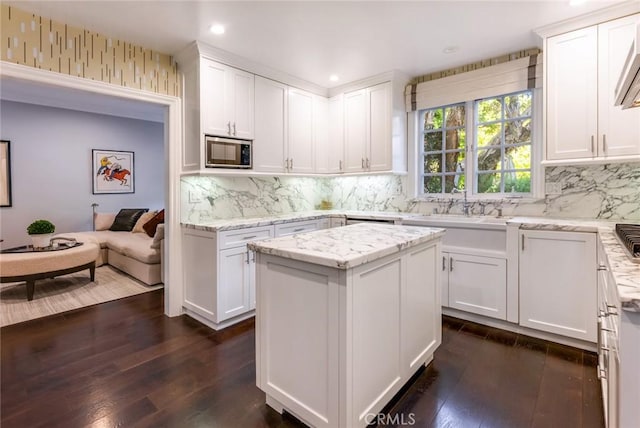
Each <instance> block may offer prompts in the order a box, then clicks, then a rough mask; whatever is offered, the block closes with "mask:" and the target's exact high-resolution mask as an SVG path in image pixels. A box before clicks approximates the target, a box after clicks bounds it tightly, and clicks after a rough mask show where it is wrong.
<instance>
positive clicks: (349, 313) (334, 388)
mask: <svg viewBox="0 0 640 428" xmlns="http://www.w3.org/2000/svg"><path fill="white" fill-rule="evenodd" d="M443 234H444V230H443V229H435V228H424V227H411V226H392V225H386V224H366V223H365V224H354V225H350V226H346V227H341V228H335V229H326V230H318V231H315V232H309V233H304V234H299V235H292V236H286V237H282V238H276V239H269V240H265V241H259V242H254V243H251V244H249V248H250V249H251V250H253V251H255V252H256V253H257V271H256V278H257V287H256V293H257V295H256V381H257V385H258V387H259V388H260V389H262V390H263V391H264V392H265V393H266V402H267V404H268V405H269V406H271V407H272V408H274V409H276V410H277V411H279V412H282V411H283V410H287V411H288V412H289V413H291V414H293V415H294V416H296V417H297V418H299V419H300V420H302V421H303V422H305V423H307V424H309V425H310V426H315V427H356V426H366V425H368V424H369V423H371V422H373V421H375V420H376V418H377V417H378V413H379V412H380V411H381V409H382V408H383V407H384V406H385V405H386V404H387V403H388V402H389V400H390V399H391V398H392V397H393V396H394V395H395V394H396V393H397V392H398V391H399V390H400V388H401V387H402V386H403V385H404V384H405V383H406V382H407V381H408V380H409V379H410V377H411V376H412V375H413V374H414V373H415V372H416V371H417V370H418V369H419V368H420V367H421V366H422V365H426V364H428V363H429V362H431V360H432V359H433V353H434V351H435V350H436V348H437V347H438V346H439V345H440V342H441V302H440V299H441V296H440V257H441V255H440V253H441V244H440V240H441V237H442V235H443Z"/></svg>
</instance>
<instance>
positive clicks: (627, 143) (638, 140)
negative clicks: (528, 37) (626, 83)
mask: <svg viewBox="0 0 640 428" xmlns="http://www.w3.org/2000/svg"><path fill="white" fill-rule="evenodd" d="M638 23H640V15H637V14H636V15H632V16H628V17H625V18H621V19H617V20H613V21H609V22H606V23H603V24H600V25H597V26H591V27H587V28H582V29H579V30H576V31H572V32H568V33H564V34H560V35H557V36H553V37H549V38H548V39H546V59H545V61H546V86H545V87H546V89H545V91H546V158H545V160H546V161H548V162H549V163H571V162H573V161H576V162H580V161H594V160H595V161H598V160H599V161H607V160H625V159H633V158H637V157H638V156H640V109H628V110H622V109H621V108H620V107H615V106H614V93H615V86H616V84H617V80H618V77H619V75H620V71H621V70H622V66H623V64H624V61H625V58H626V55H627V53H628V50H629V46H630V45H631V42H632V40H633V38H634V32H635V28H636V26H637V25H638Z"/></svg>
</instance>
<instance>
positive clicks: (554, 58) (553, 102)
mask: <svg viewBox="0 0 640 428" xmlns="http://www.w3.org/2000/svg"><path fill="white" fill-rule="evenodd" d="M546 60H547V65H546V66H547V68H546V70H547V81H546V98H547V103H546V105H547V159H549V160H553V159H579V158H590V157H594V156H596V153H597V149H596V138H597V132H598V130H597V121H598V115H597V105H598V88H597V78H598V76H597V72H598V30H597V27H590V28H584V29H582V30H578V31H573V32H570V33H567V34H562V35H560V36H556V37H550V38H549V39H548V40H547V56H546Z"/></svg>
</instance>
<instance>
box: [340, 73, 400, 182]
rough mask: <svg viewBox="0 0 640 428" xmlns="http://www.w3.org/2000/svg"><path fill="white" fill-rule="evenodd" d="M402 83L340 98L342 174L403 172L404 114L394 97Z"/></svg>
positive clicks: (354, 92)
mask: <svg viewBox="0 0 640 428" xmlns="http://www.w3.org/2000/svg"><path fill="white" fill-rule="evenodd" d="M404 83H406V82H404ZM404 83H399V81H389V82H385V83H381V84H378V85H375V86H370V87H367V88H365V89H360V90H356V91H351V92H347V93H345V94H344V122H343V132H344V172H369V171H371V172H374V171H394V172H406V168H407V160H406V155H407V151H406V113H405V111H404V108H403V107H402V106H401V97H400V98H398V97H397V96H396V95H397V94H400V95H402V91H403V89H404ZM396 101H397V102H396Z"/></svg>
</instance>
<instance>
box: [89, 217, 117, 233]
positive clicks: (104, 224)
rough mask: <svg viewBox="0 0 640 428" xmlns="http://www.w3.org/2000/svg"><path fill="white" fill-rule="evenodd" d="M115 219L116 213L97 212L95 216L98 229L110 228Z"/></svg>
mask: <svg viewBox="0 0 640 428" xmlns="http://www.w3.org/2000/svg"><path fill="white" fill-rule="evenodd" d="M115 219H116V213H95V214H94V216H93V220H94V222H95V226H96V230H109V228H110V227H111V225H112V224H113V221H114V220H115Z"/></svg>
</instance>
